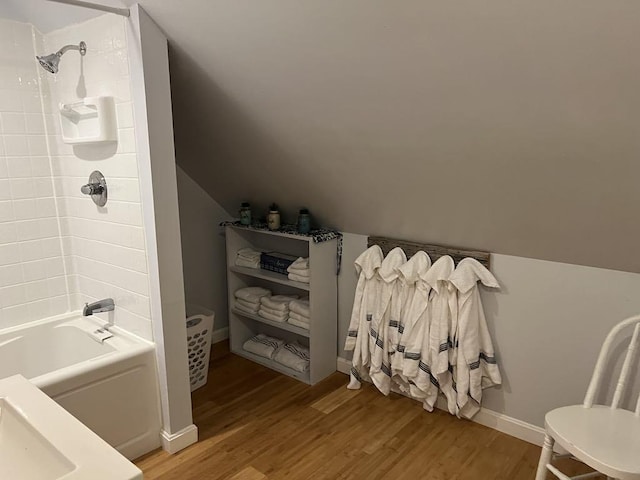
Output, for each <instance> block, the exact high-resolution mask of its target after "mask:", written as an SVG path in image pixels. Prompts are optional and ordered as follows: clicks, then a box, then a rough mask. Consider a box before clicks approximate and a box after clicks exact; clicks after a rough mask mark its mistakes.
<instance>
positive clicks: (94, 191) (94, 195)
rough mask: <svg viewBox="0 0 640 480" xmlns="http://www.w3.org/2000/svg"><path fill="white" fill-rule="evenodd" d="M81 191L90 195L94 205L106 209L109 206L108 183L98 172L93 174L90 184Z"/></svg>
mask: <svg viewBox="0 0 640 480" xmlns="http://www.w3.org/2000/svg"><path fill="white" fill-rule="evenodd" d="M80 191H81V192H82V193H84V194H85V195H90V196H91V199H92V200H93V203H95V204H96V205H98V206H99V207H104V206H105V205H106V204H107V181H106V180H105V178H104V175H102V173H100V172H99V171H98V170H96V171H94V172H92V173H91V175H90V176H89V183H87V184H86V185H83V186H82V187H80Z"/></svg>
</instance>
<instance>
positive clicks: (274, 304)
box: [260, 295, 298, 312]
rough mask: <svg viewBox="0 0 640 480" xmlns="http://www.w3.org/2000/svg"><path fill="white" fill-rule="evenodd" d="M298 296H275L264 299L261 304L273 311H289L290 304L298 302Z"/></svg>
mask: <svg viewBox="0 0 640 480" xmlns="http://www.w3.org/2000/svg"><path fill="white" fill-rule="evenodd" d="M297 298H298V296H297V295H273V296H272V297H262V298H261V299H260V303H261V304H262V305H264V306H265V307H269V308H270V309H272V310H281V311H283V312H288V311H289V303H290V302H291V301H292V300H296V299H297Z"/></svg>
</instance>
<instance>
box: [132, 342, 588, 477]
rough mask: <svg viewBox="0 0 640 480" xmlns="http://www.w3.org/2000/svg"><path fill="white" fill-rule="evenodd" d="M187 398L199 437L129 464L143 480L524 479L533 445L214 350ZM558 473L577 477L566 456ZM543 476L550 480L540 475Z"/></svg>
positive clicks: (339, 378) (367, 390) (368, 391)
mask: <svg viewBox="0 0 640 480" xmlns="http://www.w3.org/2000/svg"><path fill="white" fill-rule="evenodd" d="M212 356H213V358H212V362H211V369H210V371H209V380H208V383H207V385H206V386H205V387H203V388H201V389H199V390H197V391H196V392H194V394H193V407H194V422H195V423H196V425H197V426H198V429H199V438H200V441H199V442H198V443H196V444H195V445H192V446H190V447H189V448H187V449H185V450H183V451H181V452H179V453H177V454H175V455H169V454H167V453H166V452H164V451H161V450H158V451H156V452H152V453H150V454H148V455H146V456H144V457H142V458H140V459H138V460H137V461H136V462H135V463H136V464H137V465H138V467H140V468H141V469H142V470H143V472H144V478H145V479H146V480H153V479H158V480H172V479H176V480H177V479H179V480H192V479H193V480H195V479H198V480H200V479H230V480H262V479H269V480H276V479H289V480H296V479H305V480H306V479H313V480H316V479H318V480H320V479H327V480H328V479H387V478H388V479H394V480H397V479H399V478H400V479H430V480H464V479H474V480H478V479H501V480H502V479H505V480H506V479H509V480H525V479H526V480H532V479H533V478H534V476H535V468H536V465H537V462H538V456H539V453H540V449H539V447H537V446H534V445H531V444H529V443H526V442H523V441H521V440H518V439H515V438H513V437H510V436H508V435H505V434H502V433H499V432H497V431H495V430H492V429H489V428H487V427H483V426H481V425H478V424H476V423H472V422H469V421H464V420H459V419H457V418H455V417H452V416H451V415H449V414H446V413H444V412H441V411H435V412H434V413H427V412H425V411H424V410H423V409H422V406H421V404H419V403H418V402H415V401H412V400H410V399H408V398H404V397H401V396H399V395H395V394H392V395H390V396H389V397H384V396H383V395H381V394H380V393H379V392H378V391H377V390H376V389H375V388H374V387H373V386H371V385H366V386H365V387H364V388H362V389H361V390H355V391H352V390H347V389H346V388H345V387H346V384H347V377H346V376H345V375H343V374H340V373H335V374H334V375H332V376H331V377H329V378H328V379H326V380H324V381H323V382H321V383H319V384H317V385H315V386H313V387H309V386H307V385H304V384H302V383H300V382H298V381H296V380H293V379H291V378H289V377H286V376H284V375H280V374H278V373H275V372H273V371H271V370H269V369H267V368H264V367H261V366H259V365H256V364H254V363H252V362H250V361H248V360H245V359H243V358H240V357H238V356H235V355H232V354H230V353H229V352H228V347H227V346H226V345H225V344H224V343H220V344H216V345H214V349H213V354H212ZM565 462H566V463H564V464H562V463H561V464H560V467H561V468H562V469H563V470H564V471H566V473H568V474H576V473H581V472H585V471H588V470H585V469H584V468H583V467H581V466H579V465H576V464H575V462H571V461H570V460H567V461H565ZM549 478H552V477H551V476H549Z"/></svg>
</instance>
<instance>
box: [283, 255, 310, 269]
mask: <svg viewBox="0 0 640 480" xmlns="http://www.w3.org/2000/svg"><path fill="white" fill-rule="evenodd" d="M296 270H309V259H308V258H303V257H298V258H297V259H296V260H295V261H294V262H293V263H292V264H291V265H289V267H288V268H287V272H289V273H291V272H293V273H297V272H296Z"/></svg>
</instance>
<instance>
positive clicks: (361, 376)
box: [344, 245, 384, 389]
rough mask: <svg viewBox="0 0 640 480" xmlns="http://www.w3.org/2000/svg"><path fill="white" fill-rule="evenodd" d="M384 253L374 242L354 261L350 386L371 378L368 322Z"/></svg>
mask: <svg viewBox="0 0 640 480" xmlns="http://www.w3.org/2000/svg"><path fill="white" fill-rule="evenodd" d="M383 258H384V255H383V254H382V249H381V248H380V247H379V246H377V245H373V246H372V247H369V248H368V249H367V250H365V251H364V252H363V253H362V254H361V255H360V256H359V257H358V258H357V259H356V261H355V267H356V273H357V274H358V275H359V277H358V284H357V286H356V293H355V297H354V300H353V310H352V312H351V321H350V323H349V331H348V333H347V339H346V341H345V344H344V349H345V350H347V351H349V350H352V351H353V360H352V367H351V378H350V381H349V385H348V387H347V388H350V389H358V388H360V386H361V382H362V380H368V373H367V371H368V366H369V359H370V356H369V323H370V322H371V318H372V317H373V310H374V307H375V305H376V295H375V292H377V291H378V289H379V285H378V283H379V282H380V281H381V280H380V277H379V275H378V269H379V268H380V265H382V260H383Z"/></svg>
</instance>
